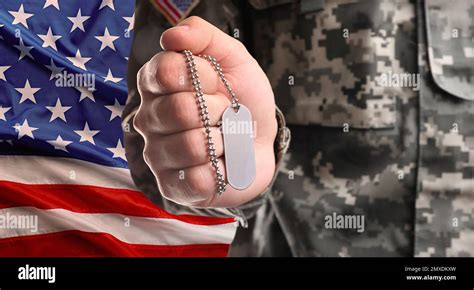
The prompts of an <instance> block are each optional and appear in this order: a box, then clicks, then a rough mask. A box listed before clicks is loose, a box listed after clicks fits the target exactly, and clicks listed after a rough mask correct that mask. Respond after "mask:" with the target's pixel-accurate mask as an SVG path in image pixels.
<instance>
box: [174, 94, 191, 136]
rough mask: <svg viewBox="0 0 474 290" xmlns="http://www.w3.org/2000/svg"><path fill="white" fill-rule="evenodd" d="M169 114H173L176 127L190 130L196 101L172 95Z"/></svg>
mask: <svg viewBox="0 0 474 290" xmlns="http://www.w3.org/2000/svg"><path fill="white" fill-rule="evenodd" d="M169 105H170V108H169V110H170V111H169V112H170V113H171V114H173V116H174V118H175V122H176V125H177V126H179V127H180V128H188V127H189V124H190V123H191V119H192V118H193V116H194V115H193V114H196V112H194V111H193V108H194V107H196V104H195V101H194V100H192V99H191V98H187V97H186V96H183V95H172V96H170V99H169Z"/></svg>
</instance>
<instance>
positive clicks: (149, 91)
mask: <svg viewBox="0 0 474 290" xmlns="http://www.w3.org/2000/svg"><path fill="white" fill-rule="evenodd" d="M195 63H196V68H197V71H198V75H199V79H200V81H201V87H202V91H203V92H204V93H206V94H214V93H216V92H217V89H218V85H219V82H218V81H219V80H218V77H217V73H216V72H215V71H214V69H213V68H212V67H211V66H210V65H209V63H208V62H207V61H206V60H205V59H202V58H200V57H196V58H195ZM187 65H188V64H187V62H186V58H185V57H184V55H183V54H181V53H178V52H173V51H165V52H160V53H158V54H156V55H155V56H153V58H152V59H150V61H148V62H147V63H146V64H145V65H144V66H143V67H142V68H141V69H140V71H139V72H138V75H137V82H138V89H139V91H140V94H141V96H142V98H155V97H157V96H161V95H164V94H171V93H176V92H185V91H187V92H194V87H193V85H192V82H191V75H190V73H189V67H188V66H187Z"/></svg>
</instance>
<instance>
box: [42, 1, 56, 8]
mask: <svg viewBox="0 0 474 290" xmlns="http://www.w3.org/2000/svg"><path fill="white" fill-rule="evenodd" d="M58 1H59V0H46V2H45V3H44V6H43V9H46V8H47V7H49V6H54V7H56V9H58V10H59V3H58Z"/></svg>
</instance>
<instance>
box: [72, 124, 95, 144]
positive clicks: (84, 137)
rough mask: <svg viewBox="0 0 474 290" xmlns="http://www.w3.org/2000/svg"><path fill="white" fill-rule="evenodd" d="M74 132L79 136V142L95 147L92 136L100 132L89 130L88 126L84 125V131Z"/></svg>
mask: <svg viewBox="0 0 474 290" xmlns="http://www.w3.org/2000/svg"><path fill="white" fill-rule="evenodd" d="M74 132H75V133H76V134H77V135H79V136H81V139H80V140H79V142H86V141H87V142H90V143H92V144H94V145H95V142H94V136H95V135H97V134H99V133H100V131H99V130H91V129H90V128H89V124H87V122H86V124H85V125H84V130H74Z"/></svg>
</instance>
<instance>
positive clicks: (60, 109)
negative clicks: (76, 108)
mask: <svg viewBox="0 0 474 290" xmlns="http://www.w3.org/2000/svg"><path fill="white" fill-rule="evenodd" d="M46 109H48V110H49V111H51V113H52V115H51V119H50V120H49V121H50V122H52V121H54V120H56V119H57V118H59V119H61V120H63V121H64V122H67V121H66V116H65V115H64V113H66V112H67V111H68V110H69V109H71V107H69V106H63V105H62V104H61V101H60V100H59V98H58V100H57V101H56V105H55V106H54V107H49V106H46Z"/></svg>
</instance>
